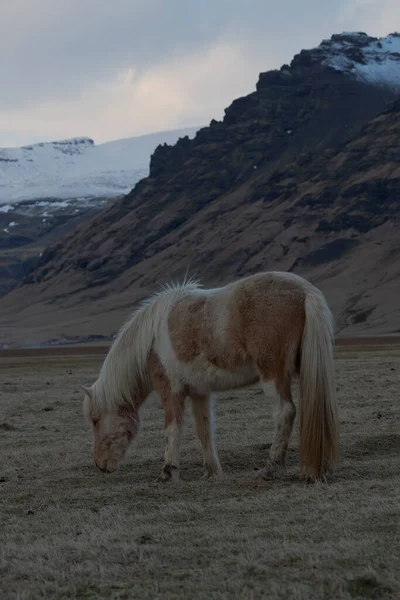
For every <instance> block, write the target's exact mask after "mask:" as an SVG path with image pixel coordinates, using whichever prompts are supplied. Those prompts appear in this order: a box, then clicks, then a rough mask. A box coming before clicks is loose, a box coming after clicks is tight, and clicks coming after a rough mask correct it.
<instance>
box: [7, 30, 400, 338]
mask: <svg viewBox="0 0 400 600" xmlns="http://www.w3.org/2000/svg"><path fill="white" fill-rule="evenodd" d="M399 42H400V36H399V35H398V34H391V35H390V36H388V37H387V38H382V39H377V38H371V37H369V36H367V35H366V34H363V33H345V34H341V35H334V36H332V38H331V39H330V40H328V41H326V40H325V41H323V42H322V43H321V45H320V46H319V47H318V48H313V49H311V50H303V51H302V52H300V54H298V55H296V56H295V57H294V58H293V60H292V62H291V64H290V65H283V66H282V67H281V69H280V70H275V71H269V72H267V73H261V74H260V77H259V80H258V83H257V86H256V90H255V91H254V92H253V93H251V94H249V95H248V96H246V97H244V98H239V99H237V100H235V101H234V102H233V103H232V104H231V106H229V107H228V108H227V109H226V111H225V116H224V119H223V121H221V122H217V121H212V122H211V123H210V126H209V127H206V128H203V129H201V130H199V131H198V132H197V134H196V136H195V137H194V139H192V140H190V139H187V138H183V139H180V140H179V141H178V142H177V143H176V144H175V145H174V146H168V145H163V146H159V147H157V148H156V150H155V152H154V153H153V155H152V157H151V161H150V173H149V176H148V177H146V178H144V179H142V180H141V181H139V182H138V183H137V184H136V186H135V188H134V189H133V190H132V191H131V192H130V193H129V194H128V195H126V196H125V197H124V198H122V199H120V200H117V201H116V202H114V203H113V204H112V205H110V206H108V207H106V208H105V209H104V210H103V211H102V212H100V213H99V214H97V215H96V216H95V217H93V218H92V219H90V220H88V221H86V222H85V223H81V224H80V225H79V226H78V227H77V228H76V229H75V230H74V231H73V232H71V233H70V234H67V235H66V236H64V237H63V238H62V239H61V240H59V242H58V243H57V244H55V245H53V246H51V247H49V248H48V249H47V250H46V251H45V252H44V253H43V256H42V257H41V259H40V262H39V264H38V265H37V266H36V268H34V269H33V270H32V272H31V273H30V274H29V275H28V276H27V277H26V279H25V282H24V285H22V286H21V287H20V288H19V289H17V290H15V291H13V292H11V293H10V294H8V295H7V296H6V297H5V298H3V299H2V300H1V301H0V328H1V330H2V332H4V333H3V337H4V340H1V339H0V341H10V342H15V343H22V340H25V342H26V341H38V340H40V339H41V340H44V339H47V337H51V336H54V335H61V334H75V335H89V334H110V333H112V332H113V331H115V329H116V328H117V327H118V326H119V325H120V324H121V321H122V319H123V318H125V316H126V315H127V314H128V313H129V312H130V311H131V310H132V307H133V305H134V302H135V301H137V300H138V299H140V298H142V297H144V296H146V295H147V294H149V293H150V292H151V291H153V290H154V289H155V287H156V284H157V282H159V281H165V279H167V278H168V277H172V278H176V277H182V276H183V274H184V273H185V271H186V270H187V269H189V272H190V273H191V274H195V275H198V276H199V277H200V278H201V279H202V280H203V281H204V283H205V285H211V286H216V285H220V284H223V283H225V282H227V281H230V280H232V279H233V278H237V277H240V276H244V275H246V274H249V273H252V272H255V271H258V270H261V269H263V270H274V269H282V270H289V271H294V272H296V273H299V274H302V275H304V276H306V277H307V278H309V279H310V280H311V281H313V282H314V283H315V284H316V285H318V286H319V287H321V289H322V290H323V291H324V292H325V294H326V295H327V298H328V301H329V303H330V305H331V307H332V309H333V311H334V313H335V316H336V321H337V331H338V333H339V334H340V335H359V334H362V333H368V334H375V333H376V334H378V333H379V334H383V333H394V332H396V331H398V330H399V323H400V305H399V303H398V300H397V297H398V289H397V288H398V281H399V276H400V249H399V242H398V229H399V214H400V211H399V208H400V207H399V203H400V200H399V199H400V171H399V167H398V165H399V164H400V145H399V144H398V139H399V133H400V100H399V98H398V92H399V77H398V76H399V73H400V53H398V49H399ZM396 289H397V292H396Z"/></svg>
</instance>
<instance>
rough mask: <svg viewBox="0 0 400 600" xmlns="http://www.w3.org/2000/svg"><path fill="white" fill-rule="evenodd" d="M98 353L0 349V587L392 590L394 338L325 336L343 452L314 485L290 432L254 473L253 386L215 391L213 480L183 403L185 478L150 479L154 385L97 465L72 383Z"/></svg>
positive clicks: (124, 594) (259, 414)
mask: <svg viewBox="0 0 400 600" xmlns="http://www.w3.org/2000/svg"><path fill="white" fill-rule="evenodd" d="M100 361H101V356H96V355H94V354H89V353H88V354H84V353H83V352H81V353H80V354H79V355H78V354H75V355H74V354H73V353H71V354H67V355H61V354H60V355H53V356H49V355H47V356H45V355H40V353H38V354H37V355H36V356H35V355H29V356H28V355H26V356H23V355H20V356H7V355H6V354H0V373H1V380H0V449H1V465H0V597H1V598H10V599H12V598H19V599H21V600H22V599H24V600H27V599H30V598H56V599H60V600H61V599H71V598H85V599H87V598H119V599H123V598H141V599H142V598H163V599H164V598H166V599H172V598H178V599H179V598H182V599H189V598H204V599H206V598H207V599H209V598H210V599H214V598H215V599H216V598H218V599H220V598H229V599H231V598H240V599H242V598H243V599H247V598H249V599H251V598H254V599H256V598H262V597H264V598H282V599H285V600H286V599H289V598H293V599H299V600H300V599H304V600H306V599H307V600H308V599H311V600H313V599H317V598H318V599H319V598H324V599H329V598H332V599H338V598H348V599H354V598H356V599H361V598H369V599H375V598H376V599H380V598H387V599H388V598H393V599H394V598H399V597H400V585H399V576H398V570H399V569H398V567H399V565H400V551H399V517H400V513H399V496H398V493H399V492H398V491H399V474H400V464H399V446H400V435H399V416H400V405H399V383H400V375H399V374H400V346H396V345H391V346H390V347H389V346H387V347H386V346H384V345H379V346H377V347H376V348H375V351H374V352H372V351H371V349H370V348H369V350H368V352H366V351H364V349H363V347H362V346H360V345H358V346H357V347H353V346H352V347H349V348H345V347H341V348H338V349H337V371H338V377H337V386H338V390H339V403H340V408H341V423H342V425H341V428H342V440H341V452H342V461H341V465H340V468H339V470H338V472H337V474H336V475H335V476H334V477H333V479H332V481H331V482H330V483H329V484H316V485H307V484H305V483H303V482H300V481H299V480H298V464H297V460H298V439H297V432H295V435H294V438H293V440H292V443H291V447H290V451H289V456H288V475H287V478H286V479H285V480H283V481H274V482H265V483H259V482H256V481H254V479H253V469H255V468H257V467H259V466H261V464H262V463H263V461H264V459H265V458H266V455H267V449H268V445H269V444H268V443H267V442H270V440H271V434H272V419H271V414H270V413H271V411H270V407H269V406H268V403H267V402H266V401H265V399H264V397H263V395H262V394H261V392H260V391H258V390H257V389H252V390H243V391H240V392H235V393H230V394H223V395H221V397H220V398H219V401H218V402H217V441H218V448H219V453H220V458H221V463H222V467H223V469H224V472H225V475H224V477H223V478H222V479H221V480H220V481H218V482H211V481H204V480H202V479H201V475H202V465H201V457H200V449H199V444H198V442H197V440H196V438H195V435H194V428H193V422H192V419H191V416H190V415H189V413H188V415H187V425H186V428H185V436H184V443H183V457H182V479H183V481H182V483H181V485H180V486H179V487H173V486H171V485H164V484H161V483H159V482H157V481H156V479H157V477H158V474H159V471H160V468H161V465H162V454H163V444H164V439H163V428H162V427H163V414H162V410H161V408H160V406H159V405H158V403H157V402H156V401H155V400H153V399H150V400H149V401H148V403H147V405H146V406H145V408H144V414H143V420H144V422H143V428H142V432H141V434H140V436H139V439H138V440H137V443H136V444H135V449H134V452H133V453H132V454H131V455H130V456H129V458H128V459H127V461H126V464H125V465H124V466H123V468H122V469H121V471H120V473H119V474H118V475H117V476H106V475H103V474H101V473H100V472H99V471H97V470H96V469H95V468H94V467H93V464H92V459H91V440H90V436H89V433H88V431H87V430H86V426H85V424H84V421H83V418H82V414H81V402H82V394H81V392H80V391H79V384H80V383H91V382H92V381H93V379H94V377H95V376H96V374H97V372H98V369H99V366H100ZM247 411H248V415H249V417H248V418H247V419H246V420H245V421H244V419H245V416H246V413H247ZM295 429H296V428H295Z"/></svg>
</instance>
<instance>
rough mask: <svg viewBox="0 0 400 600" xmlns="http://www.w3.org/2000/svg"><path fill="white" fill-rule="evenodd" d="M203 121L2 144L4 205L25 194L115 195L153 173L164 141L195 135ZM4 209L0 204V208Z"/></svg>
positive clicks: (0, 163)
mask: <svg viewBox="0 0 400 600" xmlns="http://www.w3.org/2000/svg"><path fill="white" fill-rule="evenodd" d="M198 129H199V128H198V127H191V128H187V129H178V130H173V131H164V132H160V133H154V134H150V135H144V136H140V137H134V138H126V139H122V140H117V141H113V142H107V143H104V144H99V145H96V144H95V143H94V142H93V140H91V139H89V138H85V137H82V138H74V139H69V140H63V141H56V142H49V143H40V144H33V145H31V146H23V147H22V148H0V205H3V212H4V210H5V206H4V205H7V206H8V205H9V206H11V205H13V204H14V203H15V202H19V201H22V200H39V199H40V200H43V199H49V198H52V199H54V198H57V199H61V200H63V199H64V200H67V199H68V200H73V199H74V200H76V199H78V198H82V199H85V198H104V197H108V198H111V197H115V196H119V195H121V194H125V193H128V192H129V191H130V190H131V189H132V188H133V187H134V185H135V184H136V183H137V181H139V179H141V178H142V177H145V176H146V175H147V174H148V170H149V161H150V156H151V154H152V152H153V151H154V149H155V148H156V147H157V146H158V145H159V144H163V143H167V144H174V143H175V142H176V141H177V140H178V139H179V138H181V137H184V136H186V135H187V136H189V137H193V136H194V135H195V133H196V131H197V130H198ZM0 210H1V209H0Z"/></svg>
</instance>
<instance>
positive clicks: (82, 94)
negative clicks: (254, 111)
mask: <svg viewBox="0 0 400 600" xmlns="http://www.w3.org/2000/svg"><path fill="white" fill-rule="evenodd" d="M396 15H399V8H397V0H380V1H379V2H377V1H375V0H353V1H351V2H350V0H337V2H330V3H324V2H320V0H303V1H302V2H301V3H299V2H298V0H280V2H279V3H278V4H277V3H276V2H273V1H272V0H248V2H243V0H218V2H215V1H214V0H196V1H188V0H168V1H166V0H114V1H113V2H111V1H110V0H57V1H56V2H55V1H54V0H35V2H31V0H12V1H11V0H10V1H8V0H5V1H3V2H0V55H1V57H2V60H1V61H0V81H1V82H2V93H1V95H0V145H20V144H25V143H31V142H35V141H44V140H51V139H57V138H65V137H72V136H80V135H88V136H90V137H93V138H94V139H95V140H96V142H99V141H105V140H109V139H117V138H119V137H127V136H133V135H140V134H143V133H150V132H153V131H159V130H161V129H172V128H175V127H181V126H188V125H198V124H199V125H201V124H206V123H207V122H209V121H210V120H211V118H221V117H222V115H223V109H224V108H225V107H227V106H228V105H229V104H230V103H231V102H232V100H233V99H235V98H236V97H238V96H241V95H244V94H247V93H250V92H251V91H253V90H254V87H255V84H256V81H257V79H258V74H259V73H260V72H261V71H266V70H268V69H270V68H279V67H280V66H281V64H283V63H284V62H289V61H290V60H291V58H292V57H293V55H294V54H295V53H297V52H299V51H300V50H301V49H302V48H310V47H312V46H315V45H317V44H319V42H320V41H321V40H322V39H324V38H326V37H329V36H330V35H332V33H337V32H340V31H342V30H343V29H347V30H348V29H358V30H359V29H365V30H366V31H367V32H368V33H370V34H372V35H382V34H386V33H388V32H389V31H390V29H391V28H392V25H391V23H392V22H393V21H394V20H395V16H396ZM399 16H400V15H399Z"/></svg>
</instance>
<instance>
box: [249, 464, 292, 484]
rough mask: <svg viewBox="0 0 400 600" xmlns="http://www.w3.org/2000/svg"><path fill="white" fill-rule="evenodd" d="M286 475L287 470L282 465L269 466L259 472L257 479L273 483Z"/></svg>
mask: <svg viewBox="0 0 400 600" xmlns="http://www.w3.org/2000/svg"><path fill="white" fill-rule="evenodd" d="M285 474H286V469H285V467H283V466H281V465H274V466H267V467H264V468H263V469H261V470H260V471H257V473H256V476H255V479H256V480H258V481H272V480H273V479H282V478H283V477H284V476H285Z"/></svg>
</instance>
